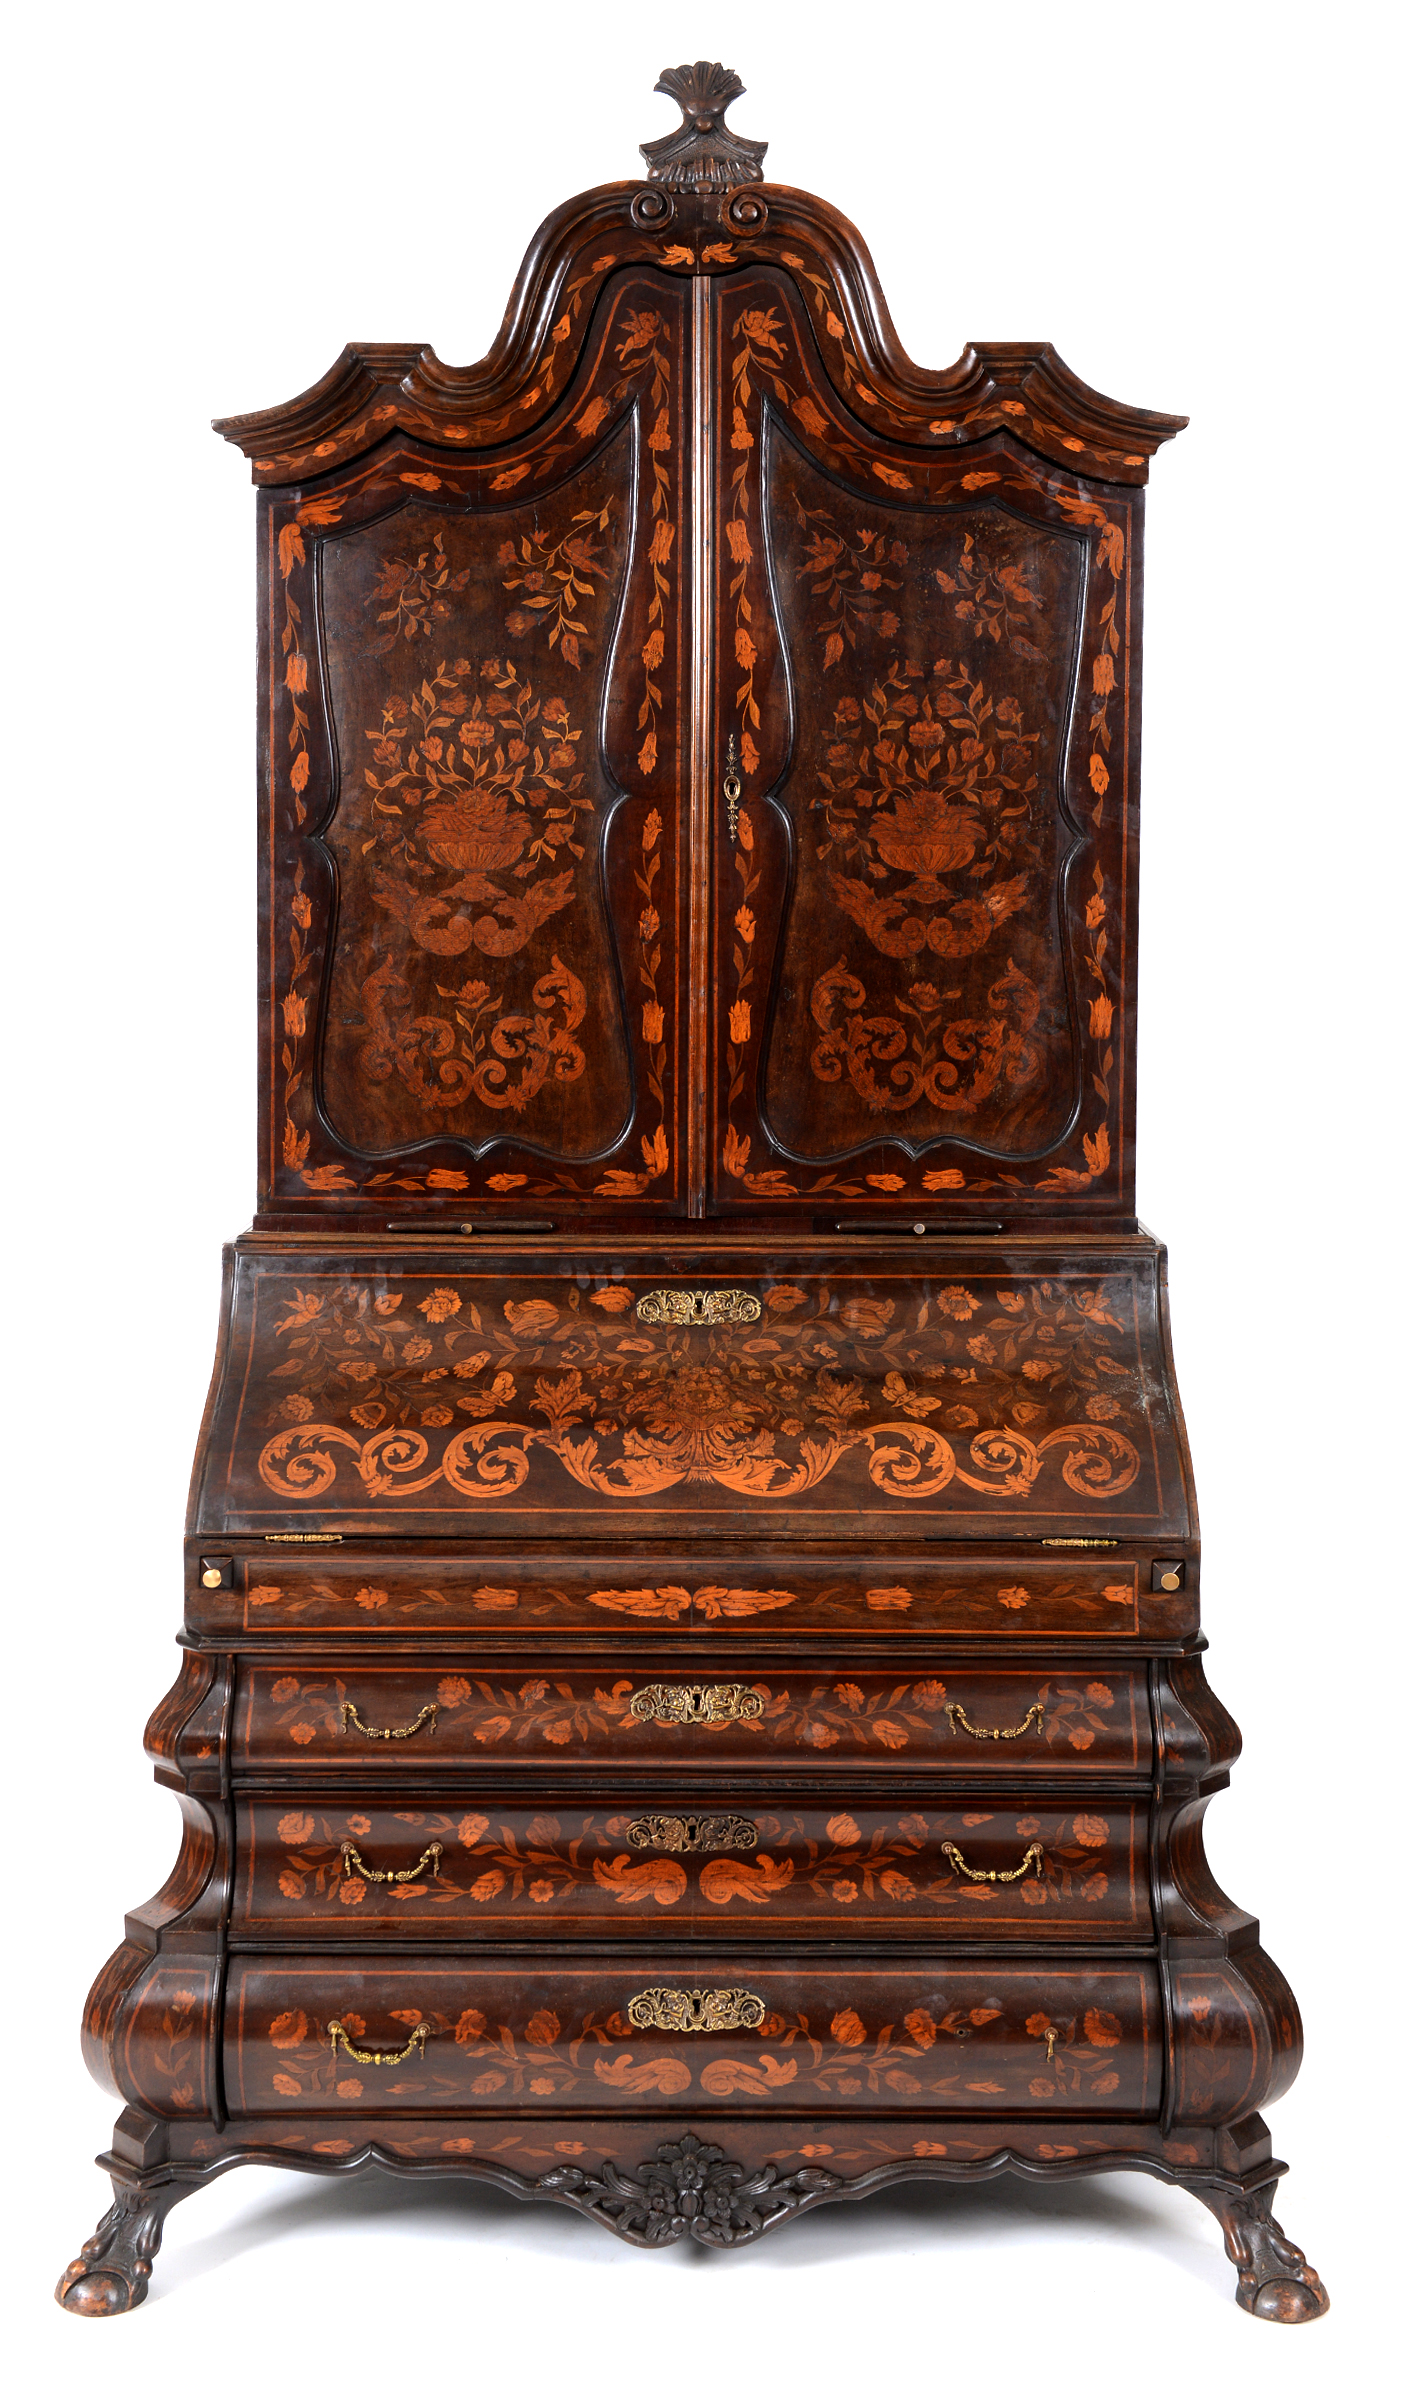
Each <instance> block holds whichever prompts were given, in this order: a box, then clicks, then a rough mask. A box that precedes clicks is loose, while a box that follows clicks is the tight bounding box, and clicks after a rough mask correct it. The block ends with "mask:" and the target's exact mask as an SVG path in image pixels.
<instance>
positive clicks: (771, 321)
mask: <svg viewBox="0 0 1404 2400" xmlns="http://www.w3.org/2000/svg"><path fill="white" fill-rule="evenodd" d="M786 260H787V262H788V263H787V264H786V265H781V266H764V267H753V268H751V269H750V270H749V271H748V272H745V273H742V274H739V275H736V276H733V277H730V278H728V279H727V280H726V281H725V282H724V283H721V284H718V285H717V286H716V287H715V299H714V305H713V357H714V373H715V376H716V380H717V410H716V416H717V422H718V428H719V431H718V449H717V465H716V492H717V510H716V514H717V523H718V530H717V540H716V570H715V575H714V579H713V581H714V609H715V627H714V634H713V641H714V655H715V659H716V677H715V693H714V718H715V728H716V734H715V738H716V745H717V755H716V762H715V775H714V785H715V789H716V792H717V800H716V804H715V805H716V809H717V816H716V821H715V824H716V830H715V843H714V857H715V885H714V891H715V899H714V909H713V928H714V932H713V939H714V966H715V971H714V976H713V994H714V1009H715V1016H714V1022H713V1037H712V1038H713V1055H714V1059H715V1062H716V1065H715V1070H714V1074H713V1101H714V1110H713V1119H712V1140H711V1151H712V1167H711V1171H712V1182H713V1193H714V1201H713V1205H714V1206H716V1207H717V1208H719V1209H722V1210H727V1209H754V1208H755V1207H756V1206H757V1204H758V1203H763V1204H766V1205H770V1204H777V1205H780V1206H784V1205H786V1204H790V1205H796V1204H797V1205H799V1206H802V1207H805V1208H807V1209H813V1208H815V1207H816V1206H817V1207H818V1208H821V1209H832V1210H833V1211H835V1212H836V1214H837V1215H838V1216H839V1217H840V1218H841V1219H842V1218H843V1217H858V1218H861V1217H862V1216H863V1215H864V1213H865V1212H868V1211H874V1212H876V1211H882V1212H884V1213H885V1215H886V1216H887V1217H888V1218H889V1219H891V1218H892V1217H893V1215H894V1212H897V1213H899V1214H901V1213H906V1212H909V1213H910V1216H912V1217H920V1218H923V1219H924V1218H927V1217H930V1216H932V1215H935V1216H937V1217H939V1216H940V1214H941V1212H942V1209H943V1207H949V1206H955V1207H957V1208H963V1206H964V1204H965V1203H966V1202H967V1201H970V1200H974V1201H976V1202H977V1203H978V1204H979V1205H980V1207H981V1208H982V1209H984V1210H985V1211H986V1212H987V1213H989V1214H993V1215H996V1216H997V1215H999V1214H1000V1213H1001V1212H1002V1211H1012V1212H1013V1213H1015V1214H1017V1213H1019V1212H1020V1210H1021V1208H1022V1210H1024V1211H1027V1209H1028V1208H1029V1206H1030V1205H1031V1204H1032V1206H1034V1207H1036V1208H1038V1209H1040V1210H1044V1211H1046V1210H1047V1209H1048V1207H1049V1206H1050V1203H1051V1204H1052V1205H1054V1206H1057V1205H1058V1204H1059V1203H1061V1204H1062V1205H1064V1206H1068V1207H1076V1208H1077V1209H1079V1210H1085V1209H1089V1208H1098V1207H1100V1208H1107V1209H1115V1208H1116V1207H1118V1206H1120V1207H1123V1208H1124V1207H1125V1206H1127V1205H1128V1202H1127V1198H1126V1194H1127V1193H1129V1190H1130V1177H1131V1160H1130V1139H1131V1130H1132V1127H1131V1104H1130V1097H1129V1091H1128V1090H1127V1088H1126V1087H1125V1080H1124V1072H1123V1069H1124V1057H1125V1039H1126V1028H1125V1025H1124V1023H1123V1022H1122V1018H1123V1015H1124V1011H1123V1007H1122V1002H1123V999H1124V997H1125V996H1126V969H1127V963H1128V957H1127V944H1128V942H1129V939H1130V928H1129V926H1128V923H1127V897H1128V894H1129V893H1130V892H1131V891H1132V890H1133V889H1134V852H1133V844H1134V835H1135V822H1134V810H1133V793H1134V782H1133V774H1134V765H1135V760H1134V732H1135V728H1134V720H1133V716H1132V706H1131V697H1130V694H1129V690H1128V681H1127V665H1128V657H1129V653H1128V651H1127V650H1126V648H1125V646H1124V645H1125V643H1126V635H1127V610H1128V605H1129V593H1130V567H1131V548H1130V540H1129V537H1130V536H1131V534H1132V532H1133V530H1134V529H1135V528H1136V526H1137V524H1138V519H1137V516H1136V510H1137V507H1138V496H1137V495H1135V494H1133V493H1131V492H1128V491H1127V490H1126V489H1125V488H1124V487H1118V486H1113V485H1108V484H1102V485H1097V484H1091V483H1088V482H1086V481H1082V480H1079V479H1078V478H1077V477H1076V476H1075V475H1074V474H1073V473H1071V472H1066V471H1064V470H1062V469H1060V468H1057V467H1053V466H1050V465H1048V464H1047V463H1045V461H1044V460H1043V459H1041V458H1040V457H1038V456H1037V455H1036V454H1035V453H1034V451H1033V450H1032V449H1030V448H1028V447H1027V446H1025V445H1021V443H1020V442H1019V440H1018V438H1017V437H1018V428H1019V419H1020V418H1024V417H1027V416H1028V414H1029V411H1028V408H1027V407H1026V406H1024V405H1019V404H1015V405H1013V406H1012V407H1010V406H1005V407H1003V408H1001V409H998V410H992V411H991V412H990V414H991V419H992V422H990V423H989V424H988V425H987V426H985V427H979V426H978V424H977V425H976V426H974V427H972V432H973V438H972V439H971V440H970V441H969V442H968V443H967V444H966V445H965V446H963V447H956V448H945V449H942V450H940V451H939V452H933V450H932V448H931V446H930V436H931V435H932V434H933V433H936V434H940V433H942V432H945V433H947V434H949V433H952V432H954V431H955V430H956V428H955V427H954V426H953V425H946V426H944V427H943V426H942V425H940V424H934V425H928V424H927V423H926V422H925V421H924V420H922V421H917V420H916V419H915V418H913V420H912V422H911V426H910V431H909V435H908V441H907V444H906V446H904V445H903V442H902V441H901V439H900V438H888V437H884V436H882V435H879V434H878V433H876V432H875V431H873V430H872V429H871V428H872V424H873V423H874V422H875V421H876V420H878V419H879V418H881V419H883V420H884V421H885V422H888V423H893V424H895V425H896V426H897V429H898V432H899V434H900V432H901V431H902V430H903V428H902V426H901V423H900V417H901V412H900V411H899V410H896V409H894V408H892V407H891V406H889V405H888V404H887V402H886V401H885V400H881V399H880V396H879V395H878V394H876V393H875V392H874V391H873V390H871V389H870V388H868V387H867V386H865V385H864V384H863V383H862V382H860V381H859V380H858V375H857V372H856V371H855V370H856V360H855V356H854V350H853V346H852V344H851V342H850V340H849V336H848V330H847V324H846V320H845V318H844V316H843V315H842V313H839V314H836V313H835V311H839V312H842V309H843V306H844V303H843V301H842V299H841V298H840V297H838V296H837V286H836V283H835V282H834V280H833V278H832V277H829V278H827V279H826V277H825V276H824V275H823V274H822V273H820V272H819V271H818V270H817V269H813V270H811V269H810V268H807V267H806V263H805V259H804V257H803V256H802V255H799V254H795V255H794V256H793V257H791V255H790V254H789V253H786ZM819 337H822V341H823V345H824V346H823V348H822V349H821V340H820V338H819ZM858 412H861V413H858ZM922 437H925V438H926V443H927V446H926V447H925V448H918V447H917V446H916V444H917V442H918V440H919V439H920V438H922ZM1045 446H1046V445H1045ZM1062 446H1063V447H1064V448H1066V449H1068V450H1070V451H1072V452H1076V451H1078V450H1080V449H1082V448H1083V446H1084V445H1083V444H1082V443H1081V442H1080V441H1075V440H1074V441H1070V442H1067V443H1065V444H1063V445H1062ZM1070 463H1071V462H1070ZM728 769H730V771H731V774H732V778H733V780H732V781H731V783H730V784H724V783H723V781H722V778H723V777H724V776H725V775H726V774H727V771H728ZM738 787H739V793H738ZM728 795H729V798H730V807H729V808H728V805H727V799H728Z"/></svg>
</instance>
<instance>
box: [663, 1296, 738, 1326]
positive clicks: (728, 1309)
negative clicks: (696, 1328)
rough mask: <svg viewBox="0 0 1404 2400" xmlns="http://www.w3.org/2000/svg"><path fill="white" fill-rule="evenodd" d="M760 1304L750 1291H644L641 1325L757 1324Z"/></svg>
mask: <svg viewBox="0 0 1404 2400" xmlns="http://www.w3.org/2000/svg"><path fill="white" fill-rule="evenodd" d="M760 1313H761V1304H760V1302H759V1300H757V1299H756V1298H755V1297H754V1296H753V1294H751V1293H750V1292H645V1293H644V1296H643V1298H642V1300H640V1302H639V1304H638V1307H637V1308H636V1309H635V1311H634V1314H635V1316H636V1317H637V1318H638V1320H639V1323H640V1324H641V1325H754V1323H755V1321H756V1319H757V1317H758V1316H759V1315H760Z"/></svg>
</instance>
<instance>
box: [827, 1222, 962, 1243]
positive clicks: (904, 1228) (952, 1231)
mask: <svg viewBox="0 0 1404 2400" xmlns="http://www.w3.org/2000/svg"><path fill="white" fill-rule="evenodd" d="M834 1231H835V1233H863V1234H869V1235H871V1236H873V1237H874V1238H875V1239H880V1238H881V1237H882V1236H883V1235H884V1234H891V1235H892V1237H893V1238H894V1240H896V1239H900V1238H901V1236H902V1235H904V1234H909V1233H925V1234H929V1235H930V1236H931V1237H932V1238H933V1240H936V1241H942V1242H957V1241H958V1242H963V1241H965V1240H966V1239H967V1238H968V1237H969V1236H970V1235H971V1234H988V1233H1003V1231H1004V1225H1003V1222H1002V1220H1001V1221H999V1222H995V1221H993V1220H989V1219H986V1220H985V1221H984V1222H983V1223H972V1224H969V1225H929V1224H927V1223H926V1221H925V1219H923V1220H922V1221H921V1222H920V1223H919V1224H916V1225H909V1224H907V1223H906V1222H905V1221H904V1222H903V1223H902V1224H900V1225H884V1224H881V1223H878V1224H874V1223H873V1222H872V1220H871V1219H870V1218H867V1217H864V1218H862V1219H861V1220H860V1219H852V1218H846V1217H840V1218H838V1219H837V1220H836V1221H835V1224H834Z"/></svg>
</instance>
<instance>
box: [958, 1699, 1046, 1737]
mask: <svg viewBox="0 0 1404 2400" xmlns="http://www.w3.org/2000/svg"><path fill="white" fill-rule="evenodd" d="M946 1715H947V1716H948V1717H949V1718H950V1721H951V1731H952V1733H954V1732H955V1730H956V1727H957V1726H959V1728H960V1730H961V1732H962V1733H968V1734H969V1735H970V1736H971V1739H972V1740H973V1741H977V1742H1016V1741H1017V1740H1018V1738H1019V1736H1020V1734H1021V1733H1027V1732H1028V1730H1029V1727H1030V1726H1031V1725H1032V1727H1033V1729H1034V1732H1035V1733H1042V1731H1043V1703H1042V1701H1041V1700H1035V1702H1034V1704H1033V1707H1032V1708H1031V1709H1030V1710H1029V1713H1028V1715H1027V1716H1026V1717H1025V1718H1024V1720H1023V1723H1022V1724H1020V1725H972V1724H971V1722H970V1719H969V1717H968V1716H967V1715H966V1713H965V1711H964V1709H963V1708H962V1707H961V1705H960V1702H959V1701H958V1700H948V1701H947V1703H946Z"/></svg>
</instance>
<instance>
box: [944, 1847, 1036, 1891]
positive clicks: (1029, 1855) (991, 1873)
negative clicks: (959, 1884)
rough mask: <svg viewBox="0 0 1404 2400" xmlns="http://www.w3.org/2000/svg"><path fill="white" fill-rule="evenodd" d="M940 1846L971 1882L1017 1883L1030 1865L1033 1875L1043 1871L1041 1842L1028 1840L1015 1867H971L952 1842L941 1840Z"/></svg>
mask: <svg viewBox="0 0 1404 2400" xmlns="http://www.w3.org/2000/svg"><path fill="white" fill-rule="evenodd" d="M941 1848H942V1849H943V1850H944V1852H945V1854H946V1856H947V1858H948V1859H950V1861H951V1863H952V1865H953V1866H954V1867H956V1868H957V1869H958V1870H959V1872H960V1873H961V1874H962V1875H968V1876H969V1878H970V1881H971V1882H972V1883H1017V1882H1018V1881H1019V1878H1020V1876H1021V1875H1027V1873H1028V1871H1029V1869H1030V1867H1032V1868H1033V1871H1034V1873H1035V1875H1041V1874H1042V1873H1043V1844H1042V1842H1030V1844H1029V1846H1028V1848H1027V1850H1026V1851H1025V1852H1024V1855H1023V1858H1022V1859H1021V1861H1020V1863H1019V1865H1018V1866H1017V1867H971V1866H967V1865H966V1862H965V1860H964V1859H963V1858H962V1857H961V1855H960V1852H959V1851H958V1850H957V1848H956V1846H955V1843H954V1842H943V1843H942V1844H941Z"/></svg>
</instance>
